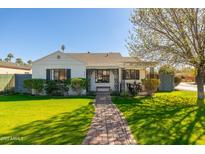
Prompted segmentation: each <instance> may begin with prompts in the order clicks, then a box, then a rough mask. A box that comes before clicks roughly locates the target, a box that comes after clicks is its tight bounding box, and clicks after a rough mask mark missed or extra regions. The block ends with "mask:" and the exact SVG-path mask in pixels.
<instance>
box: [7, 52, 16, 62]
mask: <svg viewBox="0 0 205 154" xmlns="http://www.w3.org/2000/svg"><path fill="white" fill-rule="evenodd" d="M7 58H8V60H9V62H11V59H12V58H14V55H13V54H12V53H9V54H8V55H7Z"/></svg>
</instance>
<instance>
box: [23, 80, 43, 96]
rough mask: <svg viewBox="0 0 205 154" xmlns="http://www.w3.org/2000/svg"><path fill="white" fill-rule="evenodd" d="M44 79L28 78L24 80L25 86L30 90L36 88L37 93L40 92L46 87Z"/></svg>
mask: <svg viewBox="0 0 205 154" xmlns="http://www.w3.org/2000/svg"><path fill="white" fill-rule="evenodd" d="M44 84H45V80H44V79H27V80H24V87H25V88H27V89H29V90H32V89H33V90H35V94H40V93H41V92H42V91H43V89H44Z"/></svg>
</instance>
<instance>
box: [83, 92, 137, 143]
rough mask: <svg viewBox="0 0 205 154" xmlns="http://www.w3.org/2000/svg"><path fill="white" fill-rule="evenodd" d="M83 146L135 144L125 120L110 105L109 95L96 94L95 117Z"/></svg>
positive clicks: (113, 106) (112, 105)
mask: <svg viewBox="0 0 205 154" xmlns="http://www.w3.org/2000/svg"><path fill="white" fill-rule="evenodd" d="M83 144H85V145H89V144H95V145H99V144H101V145H103V144H104V145H107V144H117V145H121V144H136V142H135V140H134V139H133V137H132V135H131V132H130V130H129V128H128V126H127V122H126V120H125V119H124V117H123V115H122V113H121V112H120V111H119V110H118V108H117V107H116V106H115V105H114V104H113V103H112V101H111V97H110V95H109V94H106V93H100V94H97V96H96V103H95V117H94V118H93V121H92V124H91V127H90V130H89V132H88V134H87V137H86V138H85V140H84V141H83Z"/></svg>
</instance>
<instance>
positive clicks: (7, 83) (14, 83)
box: [0, 74, 31, 93]
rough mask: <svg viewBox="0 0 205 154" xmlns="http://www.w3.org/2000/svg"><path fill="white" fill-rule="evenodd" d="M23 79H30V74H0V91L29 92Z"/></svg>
mask: <svg viewBox="0 0 205 154" xmlns="http://www.w3.org/2000/svg"><path fill="white" fill-rule="evenodd" d="M25 79H31V74H0V93H5V92H19V93H27V92H29V91H28V90H27V89H25V88H24V85H23V82H24V80H25Z"/></svg>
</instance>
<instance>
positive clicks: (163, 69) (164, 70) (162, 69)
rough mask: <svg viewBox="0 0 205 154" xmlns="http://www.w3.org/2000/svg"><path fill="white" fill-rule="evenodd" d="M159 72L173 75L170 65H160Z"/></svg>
mask: <svg viewBox="0 0 205 154" xmlns="http://www.w3.org/2000/svg"><path fill="white" fill-rule="evenodd" d="M159 73H161V74H170V75H174V68H173V67H172V66H170V65H164V66H162V67H160V69H159Z"/></svg>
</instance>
